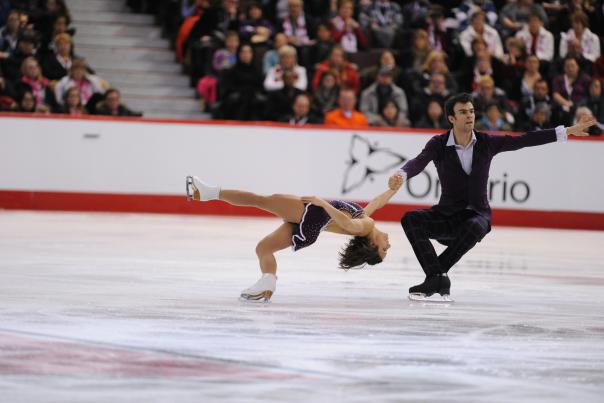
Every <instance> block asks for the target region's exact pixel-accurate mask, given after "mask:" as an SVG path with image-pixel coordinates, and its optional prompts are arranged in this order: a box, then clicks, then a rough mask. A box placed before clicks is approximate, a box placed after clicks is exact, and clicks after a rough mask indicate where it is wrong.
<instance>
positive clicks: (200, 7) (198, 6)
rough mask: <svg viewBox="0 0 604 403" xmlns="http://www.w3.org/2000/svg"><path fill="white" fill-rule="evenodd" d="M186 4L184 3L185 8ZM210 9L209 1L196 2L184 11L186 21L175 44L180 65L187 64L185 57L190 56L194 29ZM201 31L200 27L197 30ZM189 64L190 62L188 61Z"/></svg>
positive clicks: (181, 25)
mask: <svg viewBox="0 0 604 403" xmlns="http://www.w3.org/2000/svg"><path fill="white" fill-rule="evenodd" d="M184 5H185V2H184V1H183V7H184ZM209 8H210V1H209V0H195V3H194V4H193V5H192V6H191V7H190V8H189V9H188V10H184V9H183V11H182V12H183V17H184V21H183V22H182V23H181V24H180V27H179V28H178V34H177V36H176V41H175V43H174V47H175V50H176V59H177V60H178V62H179V63H184V62H185V55H186V54H188V50H189V38H190V37H191V32H192V31H193V28H194V27H195V25H196V24H197V21H199V19H200V18H201V15H202V14H203V13H204V12H205V11H206V10H208V9H209ZM197 29H198V30H199V29H201V28H200V27H198V28H197ZM186 63H187V64H188V63H189V61H186Z"/></svg>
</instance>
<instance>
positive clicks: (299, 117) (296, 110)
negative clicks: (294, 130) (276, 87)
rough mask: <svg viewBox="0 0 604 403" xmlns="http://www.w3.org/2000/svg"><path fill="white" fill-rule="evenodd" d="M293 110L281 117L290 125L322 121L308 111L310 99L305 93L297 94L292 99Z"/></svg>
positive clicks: (303, 124) (304, 124)
mask: <svg viewBox="0 0 604 403" xmlns="http://www.w3.org/2000/svg"><path fill="white" fill-rule="evenodd" d="M292 110H293V112H292V113H291V114H289V115H286V116H284V117H283V119H282V121H283V122H286V123H289V124H290V125H291V126H306V125H307V124H318V123H322V121H321V119H319V118H317V117H316V116H314V115H313V114H311V113H310V99H309V98H308V95H306V94H299V95H297V96H296V99H295V100H294V105H293V107H292Z"/></svg>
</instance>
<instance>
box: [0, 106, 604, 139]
mask: <svg viewBox="0 0 604 403" xmlns="http://www.w3.org/2000/svg"><path fill="white" fill-rule="evenodd" d="M3 117H7V118H19V119H50V120H88V121H105V122H119V123H127V122H142V123H163V124H187V125H223V126H247V127H254V126H256V127H257V126H260V127H282V128H288V129H293V130H330V131H346V132H350V131H355V132H359V131H361V132H363V131H370V132H389V133H395V134H403V135H404V134H425V135H435V134H441V133H443V132H444V130H434V129H418V128H411V127H409V128H406V127H405V128H389V127H368V128H366V129H361V128H355V129H349V128H342V127H336V126H330V125H314V124H313V125H306V126H304V127H299V126H291V125H289V124H287V123H279V122H268V121H257V122H242V121H239V120H191V119H167V118H143V117H114V116H99V115H83V116H69V115H61V114H56V115H41V114H37V113H14V112H1V113H0V118H3ZM489 133H492V134H511V135H515V136H517V135H520V134H521V133H518V132H497V131H489ZM569 141H604V136H603V135H599V136H586V137H576V136H573V137H569Z"/></svg>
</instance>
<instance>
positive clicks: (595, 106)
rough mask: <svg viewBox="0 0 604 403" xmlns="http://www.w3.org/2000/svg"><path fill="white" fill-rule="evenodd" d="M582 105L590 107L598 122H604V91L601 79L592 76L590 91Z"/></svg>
mask: <svg viewBox="0 0 604 403" xmlns="http://www.w3.org/2000/svg"><path fill="white" fill-rule="evenodd" d="M581 106H586V107H588V108H589V110H590V111H591V113H592V114H593V116H594V117H595V118H596V119H597V120H598V123H604V93H603V92H602V82H601V81H600V80H598V79H595V78H592V80H591V82H590V83H589V93H588V95H587V97H586V98H585V100H583V102H582V103H581Z"/></svg>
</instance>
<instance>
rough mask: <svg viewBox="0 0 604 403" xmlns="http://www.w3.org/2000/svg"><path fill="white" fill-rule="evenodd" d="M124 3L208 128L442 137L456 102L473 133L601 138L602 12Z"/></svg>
mask: <svg viewBox="0 0 604 403" xmlns="http://www.w3.org/2000/svg"><path fill="white" fill-rule="evenodd" d="M129 3H130V5H132V6H134V7H136V6H138V7H140V8H145V7H146V8H149V9H150V10H152V11H153V12H155V13H156V15H157V17H158V20H159V22H160V23H161V24H162V26H163V28H164V31H165V33H166V34H167V35H168V36H169V37H170V38H171V39H172V41H173V43H174V46H175V51H176V54H177V56H178V60H179V61H180V62H181V63H182V64H183V67H184V68H185V70H186V71H187V72H188V74H189V75H190V77H191V85H192V86H195V87H196V88H197V92H198V95H199V97H200V98H201V101H202V105H203V108H205V110H206V111H208V112H211V113H212V115H213V117H215V118H219V119H237V120H272V121H282V122H289V123H290V124H292V125H303V124H307V123H316V122H325V123H328V124H335V125H341V126H346V127H365V126H368V125H370V126H381V127H419V128H438V129H443V128H447V127H448V123H447V119H446V117H445V116H444V110H443V104H444V101H445V99H446V98H447V97H448V96H449V95H451V94H453V93H456V92H461V91H463V92H469V93H471V94H472V97H473V99H474V104H475V108H476V126H477V127H478V128H480V129H484V130H529V129H535V128H541V127H550V126H555V125H558V124H565V125H570V124H572V122H573V121H575V120H576V119H577V117H578V115H580V114H592V115H594V116H595V117H596V118H597V120H598V122H600V127H604V126H602V123H604V94H603V91H602V80H604V58H603V57H602V55H601V46H602V35H603V34H604V18H603V10H602V1H601V0H543V1H537V0H507V1H506V0H457V1H456V0H444V1H437V0H433V1H427V0H415V1H411V0H409V1H402V0H399V1H394V0H338V1H336V0H256V1H250V0H218V1H211V0H172V1H167V2H157V1H154V0H129ZM600 127H595V126H594V127H593V128H592V129H593V132H594V133H600Z"/></svg>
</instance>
